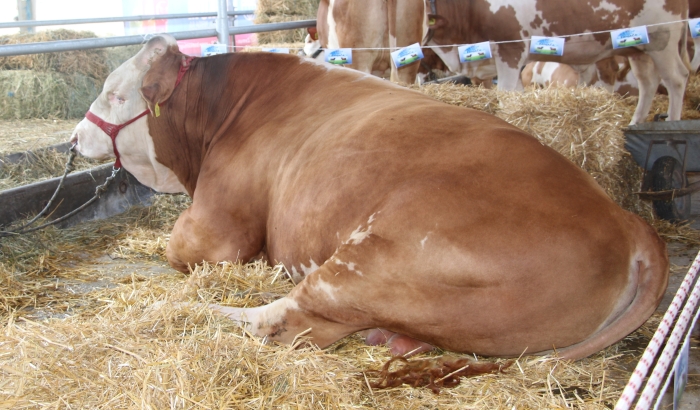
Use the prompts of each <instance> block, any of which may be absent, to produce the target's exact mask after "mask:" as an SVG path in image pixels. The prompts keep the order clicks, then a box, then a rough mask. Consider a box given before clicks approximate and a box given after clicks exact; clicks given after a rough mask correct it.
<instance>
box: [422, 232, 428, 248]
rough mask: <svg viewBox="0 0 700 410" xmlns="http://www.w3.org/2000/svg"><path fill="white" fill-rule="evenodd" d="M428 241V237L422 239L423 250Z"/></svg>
mask: <svg viewBox="0 0 700 410" xmlns="http://www.w3.org/2000/svg"><path fill="white" fill-rule="evenodd" d="M427 240H428V235H425V238H423V239H421V241H420V247H421V248H422V249H425V242H426V241H427Z"/></svg>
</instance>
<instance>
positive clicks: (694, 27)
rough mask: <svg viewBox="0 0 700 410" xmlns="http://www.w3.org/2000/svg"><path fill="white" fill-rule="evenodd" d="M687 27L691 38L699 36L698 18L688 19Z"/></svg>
mask: <svg viewBox="0 0 700 410" xmlns="http://www.w3.org/2000/svg"><path fill="white" fill-rule="evenodd" d="M688 27H689V28H690V35H691V36H692V37H693V38H697V37H700V18H697V19H690V20H688Z"/></svg>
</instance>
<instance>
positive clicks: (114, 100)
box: [107, 92, 126, 104]
mask: <svg viewBox="0 0 700 410" xmlns="http://www.w3.org/2000/svg"><path fill="white" fill-rule="evenodd" d="M107 99H109V102H110V103H111V104H124V102H125V101H126V100H125V99H124V97H122V96H120V95H118V94H117V93H114V92H110V93H107Z"/></svg>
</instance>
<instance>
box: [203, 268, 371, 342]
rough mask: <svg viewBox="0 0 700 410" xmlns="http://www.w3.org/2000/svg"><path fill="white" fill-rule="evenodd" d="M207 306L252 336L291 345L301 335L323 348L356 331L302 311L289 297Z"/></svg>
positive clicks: (291, 297) (292, 298) (315, 314)
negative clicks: (254, 304)
mask: <svg viewBox="0 0 700 410" xmlns="http://www.w3.org/2000/svg"><path fill="white" fill-rule="evenodd" d="M302 283H303V282H302ZM209 307H210V308H211V309H212V310H214V311H216V312H219V313H222V314H224V315H226V316H228V317H229V318H230V319H231V320H234V321H237V322H240V323H242V324H244V325H245V328H246V330H248V331H249V332H251V333H252V334H253V335H255V336H258V337H262V338H264V339H266V340H272V341H277V342H280V343H285V344H292V343H293V342H294V340H295V338H296V337H297V336H298V335H303V336H306V337H310V338H311V341H312V342H313V343H314V344H316V345H318V346H319V347H321V348H324V347H326V346H328V345H330V344H332V343H333V342H335V341H337V340H340V339H342V338H343V337H345V336H347V335H349V334H351V333H353V332H355V331H356V330H358V329H356V328H354V327H352V326H348V325H346V324H344V323H338V322H335V321H333V320H332V319H329V318H326V317H323V316H322V315H319V314H318V313H317V312H315V311H309V310H306V309H304V308H302V307H301V306H300V305H299V303H297V301H296V300H295V299H294V295H291V294H290V295H289V296H286V297H283V298H282V299H279V300H276V301H274V302H272V303H270V304H269V305H265V306H259V307H255V308H232V307H226V306H220V305H209Z"/></svg>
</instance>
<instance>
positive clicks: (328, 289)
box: [313, 277, 338, 301]
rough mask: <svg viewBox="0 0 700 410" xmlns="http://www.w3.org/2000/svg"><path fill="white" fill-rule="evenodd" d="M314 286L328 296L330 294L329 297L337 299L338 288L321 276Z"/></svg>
mask: <svg viewBox="0 0 700 410" xmlns="http://www.w3.org/2000/svg"><path fill="white" fill-rule="evenodd" d="M313 288H314V290H317V291H319V292H322V293H325V294H326V296H328V299H330V300H332V301H335V292H336V291H337V290H338V288H336V287H335V286H333V285H331V284H330V283H328V282H326V281H324V280H323V279H321V278H320V277H319V278H316V281H315V283H314V286H313Z"/></svg>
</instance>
